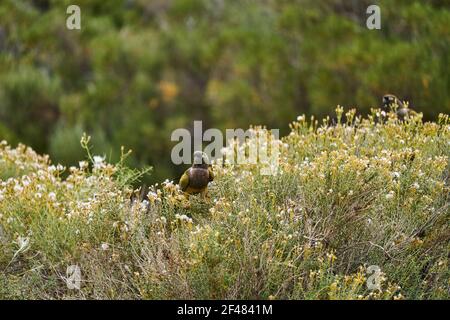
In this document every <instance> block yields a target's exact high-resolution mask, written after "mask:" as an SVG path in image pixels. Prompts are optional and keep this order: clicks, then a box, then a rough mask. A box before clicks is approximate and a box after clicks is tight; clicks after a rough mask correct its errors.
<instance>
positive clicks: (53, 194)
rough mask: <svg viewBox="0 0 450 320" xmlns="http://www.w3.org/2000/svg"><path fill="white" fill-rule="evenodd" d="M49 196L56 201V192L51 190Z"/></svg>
mask: <svg viewBox="0 0 450 320" xmlns="http://www.w3.org/2000/svg"><path fill="white" fill-rule="evenodd" d="M48 198H49V199H50V200H51V201H56V193H54V192H50V193H49V194H48Z"/></svg>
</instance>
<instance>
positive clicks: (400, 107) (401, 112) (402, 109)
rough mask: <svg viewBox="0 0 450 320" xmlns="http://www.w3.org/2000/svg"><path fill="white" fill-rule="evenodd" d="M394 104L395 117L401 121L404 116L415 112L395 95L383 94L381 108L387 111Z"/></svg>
mask: <svg viewBox="0 0 450 320" xmlns="http://www.w3.org/2000/svg"><path fill="white" fill-rule="evenodd" d="M395 106H397V110H396V113H397V118H398V119H399V120H401V121H403V120H404V119H405V118H406V117H410V116H413V115H415V114H416V112H415V111H414V110H412V109H411V108H408V106H407V105H405V103H403V102H402V101H400V100H399V99H398V98H397V97H396V96H395V95H393V94H385V95H384V96H383V105H382V107H381V109H382V110H383V111H385V112H389V111H390V110H391V108H393V107H395Z"/></svg>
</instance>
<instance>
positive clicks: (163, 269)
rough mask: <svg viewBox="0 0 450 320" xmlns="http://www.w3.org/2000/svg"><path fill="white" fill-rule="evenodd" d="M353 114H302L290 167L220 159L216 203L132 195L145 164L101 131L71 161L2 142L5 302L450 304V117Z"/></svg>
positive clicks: (289, 145) (287, 153)
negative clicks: (95, 152) (73, 274)
mask: <svg viewBox="0 0 450 320" xmlns="http://www.w3.org/2000/svg"><path fill="white" fill-rule="evenodd" d="M343 116H344V115H343V110H342V109H341V108H338V109H337V117H338V120H339V123H340V124H338V125H335V126H330V125H328V123H329V122H330V121H329V119H325V120H323V122H322V123H319V122H318V121H317V120H314V119H313V118H312V119H311V120H310V121H306V119H305V117H304V116H301V117H299V118H298V119H297V121H295V122H293V123H292V124H291V129H292V132H291V134H290V135H288V136H286V137H284V138H283V139H282V140H281V141H278V143H279V146H280V151H281V156H280V159H279V167H278V172H277V173H276V174H275V175H261V173H260V170H259V169H260V165H258V164H248V165H241V166H236V165H235V166H233V165H228V164H226V165H225V164H221V163H220V162H218V163H217V164H216V165H215V166H214V171H215V175H216V179H215V181H214V183H212V185H211V186H210V188H209V194H210V199H209V200H202V199H201V198H199V197H191V198H190V200H189V201H188V200H186V198H185V197H184V196H183V195H182V193H181V192H180V190H179V188H178V187H177V185H176V184H174V183H172V182H169V181H166V182H164V183H162V184H161V185H155V186H152V188H151V191H150V192H149V194H148V201H143V202H136V201H134V202H133V201H131V200H130V196H131V194H132V192H133V188H132V187H131V186H132V185H133V183H135V182H136V180H137V179H138V178H139V176H140V174H142V173H140V172H137V171H135V170H132V169H129V168H126V167H125V166H124V164H123V161H121V162H120V163H118V164H116V165H113V164H108V163H105V161H104V160H103V159H102V158H100V157H93V156H91V155H90V153H89V148H88V144H89V141H88V139H87V137H84V138H83V139H84V140H83V146H84V147H85V148H86V149H87V150H88V157H87V158H88V161H82V162H80V165H79V166H77V167H70V168H64V167H62V166H59V165H58V166H55V165H52V164H51V163H50V160H49V158H48V157H46V156H45V157H44V156H40V155H37V154H36V153H35V152H34V151H33V150H31V149H30V148H28V147H26V146H23V145H19V146H18V147H17V148H11V147H10V146H8V145H7V143H6V142H2V143H1V146H0V179H1V182H0V270H1V272H0V298H2V299H73V298H79V299H449V298H450V293H449V284H450V282H449V281H450V271H449V270H450V268H449V256H450V224H449V222H450V219H449V218H450V210H449V170H450V165H449V156H450V120H449V117H448V116H447V115H441V116H440V117H439V119H438V120H437V122H436V123H433V122H428V123H424V122H422V120H421V116H420V115H417V116H415V117H413V118H411V119H408V120H407V121H405V122H400V121H398V120H397V119H396V116H395V113H390V114H388V115H387V116H383V115H381V114H380V113H379V110H373V112H372V114H371V115H369V116H368V117H367V118H361V117H359V116H355V111H354V110H350V111H349V112H347V113H346V115H345V120H342V119H341V118H344V117H343ZM255 130H257V131H258V132H262V133H264V131H265V129H261V128H256V129H255ZM247 143H253V142H252V141H247ZM243 147H245V146H243ZM230 150H231V149H230ZM125 156H126V155H125V154H124V157H125ZM70 265H77V266H79V267H80V270H81V275H82V282H81V288H80V290H71V289H69V288H68V287H67V284H66V281H65V277H66V269H67V267H68V266H70ZM374 265H375V266H379V268H380V269H381V273H380V274H379V277H377V278H376V279H377V280H379V284H380V287H379V289H376V290H369V289H368V287H367V283H368V282H369V283H371V281H373V277H371V276H372V275H373V273H371V272H368V271H370V268H369V267H370V266H374ZM368 269H369V270H368Z"/></svg>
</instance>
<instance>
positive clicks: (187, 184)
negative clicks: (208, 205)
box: [179, 151, 214, 197]
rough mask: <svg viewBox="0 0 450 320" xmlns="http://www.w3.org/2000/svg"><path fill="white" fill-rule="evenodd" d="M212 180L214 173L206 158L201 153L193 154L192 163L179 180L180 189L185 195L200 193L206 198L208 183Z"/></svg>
mask: <svg viewBox="0 0 450 320" xmlns="http://www.w3.org/2000/svg"><path fill="white" fill-rule="evenodd" d="M213 180H214V173H213V171H212V168H211V165H210V164H209V159H208V156H207V155H206V154H205V153H203V152H201V151H195V152H194V163H193V164H192V167H190V168H189V169H187V170H186V171H185V172H184V174H183V175H182V176H181V178H180V183H179V185H180V188H181V190H183V191H184V192H186V193H187V194H198V193H201V194H202V196H203V197H205V196H206V192H207V188H208V183H209V182H211V181H213Z"/></svg>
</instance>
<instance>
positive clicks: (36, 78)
mask: <svg viewBox="0 0 450 320" xmlns="http://www.w3.org/2000/svg"><path fill="white" fill-rule="evenodd" d="M374 3H375V4H378V5H380V7H381V11H382V29H381V30H379V31H378V30H368V29H367V28H366V26H365V20H366V18H367V14H366V13H365V10H366V8H367V6H368V5H369V4H374ZM445 3H446V1H439V0H434V1H427V2H423V1H406V0H404V1H396V2H395V4H393V3H392V2H391V1H387V0H380V1H366V0H364V1H351V2H349V1H344V0H328V1H320V2H319V1H313V0H290V1H276V2H273V1H259V0H258V1H256V0H245V1H223V0H214V1H210V0H153V1H145V0H127V1H122V0H112V1H101V0H93V1H91V0H90V1H87V0H83V1H78V4H79V6H80V7H81V16H82V22H81V25H82V29H81V31H77V30H67V29H66V28H65V19H66V17H67V14H66V8H67V6H68V5H69V4H72V3H71V1H68V0H64V1H56V0H23V1H14V0H5V1H2V2H1V4H0V21H1V22H2V23H1V25H0V120H1V122H0V134H1V135H2V137H3V138H7V139H8V141H10V142H11V143H17V142H19V141H20V142H24V143H26V144H29V145H31V146H33V147H34V148H35V149H36V150H38V151H39V152H50V153H51V154H52V156H53V157H54V159H55V160H57V161H60V162H64V163H65V164H66V165H72V164H74V163H76V161H77V160H78V156H79V152H80V150H79V148H78V146H77V144H76V143H73V142H72V143H71V142H70V141H75V136H76V135H77V134H79V132H81V131H87V132H89V133H91V134H92V135H93V136H94V137H96V138H97V139H99V141H98V143H97V142H96V143H95V146H96V147H98V153H105V154H106V155H107V156H110V153H111V152H112V151H111V150H118V148H119V147H120V146H121V145H124V146H126V147H127V148H131V149H133V151H134V152H133V155H132V157H131V158H130V159H131V160H130V165H133V166H143V165H147V164H151V165H154V166H155V168H156V170H155V172H154V175H153V179H155V180H162V179H163V178H165V177H174V178H175V177H178V176H179V175H180V174H181V172H182V170H183V169H184V168H173V166H172V164H171V162H170V159H169V154H170V152H169V151H170V148H171V146H172V142H170V134H171V132H172V131H173V130H174V129H176V128H180V127H185V128H190V127H191V126H192V121H193V120H203V121H204V124H205V128H206V127H217V128H236V127H241V128H246V127H248V126H249V125H250V124H265V125H267V126H268V127H276V128H280V129H281V130H282V132H283V133H287V132H288V128H287V126H285V124H286V123H287V122H288V121H289V120H290V119H293V118H294V117H295V116H297V115H298V114H300V113H303V112H305V113H313V114H316V115H318V116H319V117H322V116H324V115H327V114H330V113H331V111H332V109H333V108H334V106H335V105H336V104H340V105H345V106H354V105H358V106H360V111H361V112H362V113H367V112H369V109H370V107H377V106H379V104H380V97H381V95H382V94H384V93H386V92H392V93H395V94H397V95H398V96H399V97H400V98H402V99H406V100H409V101H411V103H412V106H413V107H414V108H416V109H417V110H419V111H421V112H423V113H424V115H425V118H426V119H435V118H436V116H437V115H438V113H439V112H447V113H448V112H449V111H450V104H449V101H450V98H449V90H448V88H449V78H448V74H449V71H450V70H449V66H450V63H449V60H448V59H449V58H448V57H449V42H448V39H449V38H450V36H449V24H448V21H449V20H450V11H449V10H448V7H447V6H445ZM430 106H433V107H430ZM65 139H68V141H69V143H67V144H66V145H65V144H64V143H63V142H62V141H64V140H65ZM76 139H79V136H78V137H76ZM118 157H119V154H117V153H112V154H111V159H113V160H118Z"/></svg>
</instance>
